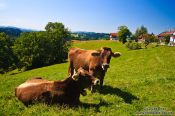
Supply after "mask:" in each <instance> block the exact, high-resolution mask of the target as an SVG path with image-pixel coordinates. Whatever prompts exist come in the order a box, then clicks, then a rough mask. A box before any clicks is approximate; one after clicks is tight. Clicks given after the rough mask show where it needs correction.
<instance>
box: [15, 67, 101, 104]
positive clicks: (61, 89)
mask: <svg viewBox="0 0 175 116" xmlns="http://www.w3.org/2000/svg"><path fill="white" fill-rule="evenodd" d="M98 82H99V80H98V79H96V78H94V77H93V76H91V75H89V72H88V71H85V70H83V69H82V68H80V69H78V71H77V73H74V75H73V76H72V77H69V78H67V79H65V80H63V81H48V80H44V79H42V78H39V77H38V78H34V79H30V80H27V81H26V82H24V83H23V84H21V85H19V86H18V87H17V88H16V90H15V95H16V96H17V97H18V99H19V100H20V101H22V102H23V103H24V104H25V105H29V104H31V103H33V102H34V101H40V102H45V103H47V104H54V103H59V104H68V105H77V104H78V103H79V97H80V93H82V92H84V89H85V88H88V87H89V86H90V85H92V84H93V85H96V84H97V83H98Z"/></svg>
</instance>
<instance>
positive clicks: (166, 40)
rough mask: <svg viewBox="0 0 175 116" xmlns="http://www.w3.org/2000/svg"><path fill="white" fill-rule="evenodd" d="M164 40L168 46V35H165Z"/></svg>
mask: <svg viewBox="0 0 175 116" xmlns="http://www.w3.org/2000/svg"><path fill="white" fill-rule="evenodd" d="M164 38H165V43H166V44H168V43H169V42H170V35H166V36H165V37H164Z"/></svg>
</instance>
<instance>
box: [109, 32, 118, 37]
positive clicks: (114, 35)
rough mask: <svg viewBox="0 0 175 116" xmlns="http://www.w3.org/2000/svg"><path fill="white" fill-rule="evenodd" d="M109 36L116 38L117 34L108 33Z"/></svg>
mask: <svg viewBox="0 0 175 116" xmlns="http://www.w3.org/2000/svg"><path fill="white" fill-rule="evenodd" d="M109 35H110V36H112V37H117V33H110V34H109Z"/></svg>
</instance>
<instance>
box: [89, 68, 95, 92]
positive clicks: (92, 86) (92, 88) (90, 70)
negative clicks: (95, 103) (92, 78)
mask: <svg viewBox="0 0 175 116" xmlns="http://www.w3.org/2000/svg"><path fill="white" fill-rule="evenodd" d="M89 73H90V75H94V71H93V68H91V67H90V68H89ZM90 91H91V93H93V92H94V85H91V87H90Z"/></svg>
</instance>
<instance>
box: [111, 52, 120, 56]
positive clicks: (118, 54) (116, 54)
mask: <svg viewBox="0 0 175 116" xmlns="http://www.w3.org/2000/svg"><path fill="white" fill-rule="evenodd" d="M112 56H113V57H119V56H121V53H120V52H115V53H112Z"/></svg>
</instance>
